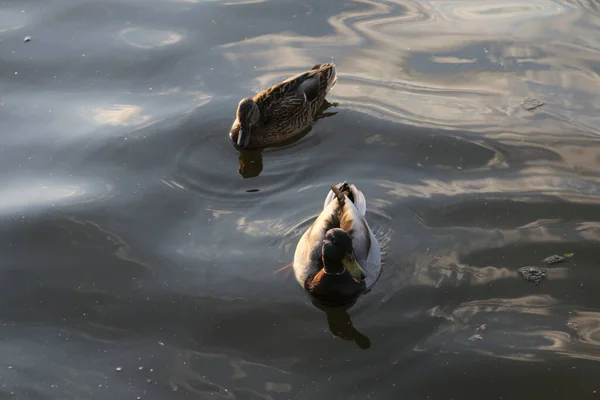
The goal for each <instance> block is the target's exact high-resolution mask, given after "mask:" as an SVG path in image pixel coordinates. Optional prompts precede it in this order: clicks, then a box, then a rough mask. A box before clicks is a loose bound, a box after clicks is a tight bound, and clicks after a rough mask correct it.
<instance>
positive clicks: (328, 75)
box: [311, 63, 337, 93]
mask: <svg viewBox="0 0 600 400" xmlns="http://www.w3.org/2000/svg"><path fill="white" fill-rule="evenodd" d="M311 70H313V71H314V70H318V71H319V74H320V75H321V79H324V81H325V82H327V86H326V88H325V92H326V93H327V92H329V91H330V90H331V89H333V87H334V86H335V84H336V83H337V71H336V69H335V64H334V63H325V64H315V65H313V66H312V68H311Z"/></svg>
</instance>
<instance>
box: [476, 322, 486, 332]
mask: <svg viewBox="0 0 600 400" xmlns="http://www.w3.org/2000/svg"><path fill="white" fill-rule="evenodd" d="M486 329H487V325H486V324H481V325H479V326H478V327H477V328H475V332H480V331H481V332H483V331H485V330H486Z"/></svg>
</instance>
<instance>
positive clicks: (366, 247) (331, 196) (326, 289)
mask: <svg viewBox="0 0 600 400" xmlns="http://www.w3.org/2000/svg"><path fill="white" fill-rule="evenodd" d="M366 208H367V203H366V199H365V196H364V195H363V193H362V192H361V191H360V190H358V189H357V188H356V186H354V185H350V184H348V183H346V182H342V183H339V184H337V185H333V186H331V191H330V192H329V193H328V195H327V197H326V198H325V203H324V206H323V211H321V214H320V215H319V216H318V217H317V219H316V220H315V221H314V222H313V224H312V225H311V226H310V228H308V230H307V231H306V232H305V233H304V234H303V235H302V238H301V239H300V241H299V242H298V246H297V247H296V252H295V254H294V262H293V269H294V274H295V276H296V280H297V281H298V283H299V284H300V285H301V286H302V287H303V288H304V289H305V290H306V291H307V292H308V293H309V294H310V295H311V296H312V297H313V298H314V299H316V300H318V301H319V302H321V303H323V304H327V305H343V304H348V303H351V302H353V301H356V299H357V298H358V297H359V296H360V295H361V294H363V293H366V292H368V291H369V290H370V289H371V288H372V287H373V285H374V284H375V283H376V282H377V280H378V279H379V276H380V275H381V250H380V248H379V243H378V242H377V239H376V238H375V235H374V234H373V232H372V231H371V228H370V227H369V224H368V223H367V221H366V219H365V213H366Z"/></svg>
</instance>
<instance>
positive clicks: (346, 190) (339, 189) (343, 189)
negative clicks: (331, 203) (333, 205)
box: [331, 182, 354, 206]
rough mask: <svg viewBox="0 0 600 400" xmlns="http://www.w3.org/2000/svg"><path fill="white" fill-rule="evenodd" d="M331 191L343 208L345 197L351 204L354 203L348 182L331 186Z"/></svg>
mask: <svg viewBox="0 0 600 400" xmlns="http://www.w3.org/2000/svg"><path fill="white" fill-rule="evenodd" d="M331 191H332V192H333V193H334V194H335V197H337V199H338V201H339V202H340V205H341V206H343V205H344V203H345V202H346V197H345V196H348V198H349V199H350V201H351V202H352V203H354V194H353V193H352V187H351V186H350V185H349V184H348V182H342V184H339V185H331Z"/></svg>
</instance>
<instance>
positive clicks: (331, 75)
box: [229, 63, 337, 149]
mask: <svg viewBox="0 0 600 400" xmlns="http://www.w3.org/2000/svg"><path fill="white" fill-rule="evenodd" d="M336 82H337V72H336V70H335V65H334V64H333V63H327V64H315V65H314V66H313V67H312V69H311V70H310V71H306V72H302V73H300V74H298V75H295V76H292V77H291V78H288V79H286V80H284V81H283V82H280V83H278V84H276V85H274V86H271V87H270V88H268V89H265V90H263V91H261V92H260V93H258V94H257V95H256V96H254V97H253V98H245V99H242V100H241V101H240V102H239V104H238V107H237V112H236V118H235V121H234V122H233V125H232V126H231V132H230V133H229V137H230V138H231V140H232V141H233V142H234V143H235V144H237V145H238V146H239V147H240V148H246V149H250V148H259V147H265V146H269V145H274V144H277V143H280V142H282V141H285V140H287V139H290V138H292V137H294V136H295V135H297V134H299V133H300V132H302V131H303V130H304V129H306V128H307V127H308V126H309V125H310V124H311V123H312V121H313V119H314V118H315V116H316V114H317V112H318V111H319V108H320V107H321V105H322V104H323V101H324V100H325V95H327V93H328V92H329V91H330V90H331V89H332V88H333V86H334V85H335V84H336Z"/></svg>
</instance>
